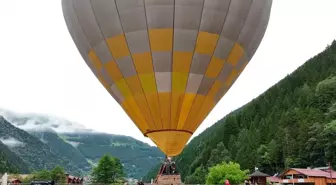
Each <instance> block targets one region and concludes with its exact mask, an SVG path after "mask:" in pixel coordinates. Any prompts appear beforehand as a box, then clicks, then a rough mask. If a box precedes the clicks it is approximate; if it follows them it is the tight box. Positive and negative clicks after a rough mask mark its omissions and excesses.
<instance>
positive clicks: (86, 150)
mask: <svg viewBox="0 0 336 185" xmlns="http://www.w3.org/2000/svg"><path fill="white" fill-rule="evenodd" d="M1 114H2V115H4V116H5V118H6V120H10V122H11V123H12V124H13V125H14V126H16V127H18V128H20V129H23V130H25V131H26V132H28V133H29V134H30V135H32V136H34V137H35V138H38V139H39V142H42V143H44V144H45V145H48V147H49V148H50V150H51V151H52V152H53V153H57V155H58V156H59V157H60V158H62V159H64V160H66V161H70V162H71V163H72V164H73V165H74V167H75V168H76V170H75V171H73V170H72V171H69V173H72V174H76V173H81V174H82V175H87V174H88V173H90V171H91V169H92V166H95V165H96V163H97V162H98V160H99V159H100V158H101V157H102V156H103V155H104V154H106V153H109V154H111V155H113V156H116V157H118V158H120V160H121V162H122V163H123V165H124V169H125V172H126V174H127V175H128V176H129V177H135V178H140V177H142V176H143V175H145V173H147V172H148V171H149V169H151V168H152V167H153V166H154V165H155V164H157V162H158V161H159V160H161V159H162V158H163V157H164V155H163V153H162V152H161V151H160V150H159V149H158V148H156V147H151V146H149V145H148V144H145V143H143V142H141V141H138V140H136V139H134V138H132V137H127V136H119V135H113V134H105V133H98V132H95V131H93V130H89V129H87V128H85V127H84V126H82V125H80V124H76V123H72V122H70V121H67V120H64V119H61V118H56V117H53V116H46V115H39V114H18V113H14V112H12V111H8V110H4V109H0V115H1ZM0 128H1V127H0ZM1 137H2V135H1V133H0V138H1ZM26 153H29V152H26ZM27 155H33V154H27ZM44 163H45V164H49V161H44ZM31 165H35V164H31Z"/></svg>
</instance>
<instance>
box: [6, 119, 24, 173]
mask: <svg viewBox="0 0 336 185" xmlns="http://www.w3.org/2000/svg"><path fill="white" fill-rule="evenodd" d="M0 124H1V123H0ZM6 172H9V173H17V172H22V173H28V172H29V169H28V166H27V164H26V163H25V162H24V161H23V160H22V159H21V158H20V157H18V156H17V155H16V154H15V153H13V152H12V151H11V150H10V149H9V148H8V147H7V146H6V145H5V144H3V143H2V142H1V141H0V174H3V173H6Z"/></svg>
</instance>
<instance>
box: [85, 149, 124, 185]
mask: <svg viewBox="0 0 336 185" xmlns="http://www.w3.org/2000/svg"><path fill="white" fill-rule="evenodd" d="M124 175H125V174H124V169H123V166H122V164H121V162H120V160H119V159H118V158H116V157H112V156H110V155H104V156H103V157H102V158H101V159H100V160H99V163H98V165H97V167H95V168H94V169H93V172H92V177H93V180H94V182H96V183H114V182H116V181H117V180H118V179H119V178H121V177H123V176H124Z"/></svg>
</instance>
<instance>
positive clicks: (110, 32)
mask: <svg viewBox="0 0 336 185" xmlns="http://www.w3.org/2000/svg"><path fill="white" fill-rule="evenodd" d="M271 6H272V0H62V7H63V14H64V18H65V21H66V24H67V27H68V29H69V32H70V34H71V36H72V38H73V40H74V42H75V44H76V46H77V48H78V50H79V52H80V53H81V55H82V57H83V59H84V61H85V62H86V63H87V65H88V66H89V67H90V69H91V70H92V72H93V73H94V74H95V76H96V77H97V78H98V79H99V81H100V82H101V84H102V85H103V86H104V87H105V88H106V90H107V91H108V92H109V93H110V94H111V96H112V97H113V98H114V99H115V100H116V101H117V102H118V103H119V104H120V106H121V107H122V108H123V110H124V111H125V112H126V113H127V115H128V116H129V117H130V118H131V120H132V121H133V122H134V123H135V125H136V126H137V127H138V128H139V130H140V131H141V132H142V133H143V134H144V135H145V136H146V137H149V138H150V139H151V140H152V141H153V142H154V143H155V144H156V145H157V146H158V148H160V149H161V150H162V151H163V152H164V153H165V154H166V155H167V156H171V157H173V156H176V155H178V154H180V153H181V152H182V150H183V148H184V146H185V145H186V143H187V142H188V140H189V139H190V137H191V136H192V134H193V133H194V132H195V131H196V129H197V128H198V127H199V125H200V124H201V123H202V122H203V120H204V119H205V118H206V117H207V115H208V114H209V113H210V111H211V110H212V109H213V108H214V107H215V105H216V104H217V103H218V102H219V101H220V99H221V98H222V97H223V96H224V95H225V93H226V92H227V91H228V90H229V89H230V87H231V86H232V84H233V83H234V82H235V81H236V79H237V78H238V77H239V75H240V74H241V72H242V71H243V70H244V68H245V66H246V65H247V64H248V62H249V61H250V59H251V58H252V57H253V55H254V53H255V52H256V50H257V48H258V46H259V44H260V42H261V40H262V38H263V36H264V33H265V31H266V28H267V25H268V21H269V16H270V12H271Z"/></svg>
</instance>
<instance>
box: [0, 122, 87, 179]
mask: <svg viewBox="0 0 336 185" xmlns="http://www.w3.org/2000/svg"><path fill="white" fill-rule="evenodd" d="M0 137H1V138H2V139H3V140H5V141H11V142H10V143H9V144H11V145H12V147H10V149H11V151H13V152H14V153H15V154H16V155H17V156H19V157H20V158H22V159H23V160H24V161H25V162H26V163H27V165H29V167H31V168H32V170H41V169H52V168H54V167H55V166H56V165H62V166H63V167H64V168H65V169H66V170H68V171H71V172H73V173H77V174H78V173H81V171H80V170H79V168H78V167H77V166H76V165H75V164H74V163H73V162H71V161H69V160H67V159H66V158H65V157H63V156H62V155H61V154H60V153H57V152H55V151H54V150H52V149H51V148H50V147H49V146H48V145H47V144H45V143H43V142H41V141H40V140H39V139H38V138H36V137H34V136H32V135H30V134H29V133H27V132H26V131H23V130H21V129H18V128H16V127H14V126H13V125H12V124H11V123H9V122H8V121H7V120H5V119H4V118H3V117H2V116H1V117H0ZM2 142H4V141H2ZM7 145H8V144H7Z"/></svg>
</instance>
